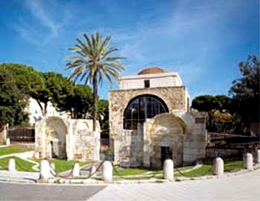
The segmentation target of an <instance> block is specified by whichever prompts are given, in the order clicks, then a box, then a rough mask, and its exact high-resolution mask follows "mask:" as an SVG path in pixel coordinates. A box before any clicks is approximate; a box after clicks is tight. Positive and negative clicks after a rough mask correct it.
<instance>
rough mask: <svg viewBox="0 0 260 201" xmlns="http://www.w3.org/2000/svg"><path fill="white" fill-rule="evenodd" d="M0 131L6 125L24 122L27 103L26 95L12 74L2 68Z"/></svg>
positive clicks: (0, 82)
mask: <svg viewBox="0 0 260 201" xmlns="http://www.w3.org/2000/svg"><path fill="white" fill-rule="evenodd" d="M0 91H1V93H0V131H1V130H2V128H3V126H4V125H5V124H9V125H10V126H12V125H15V124H19V123H21V122H23V121H24V120H25V119H26V117H27V115H26V114H25V113H24V107H25V106H26V101H25V98H24V96H25V95H24V94H22V93H21V92H20V90H19V89H18V87H17V84H16V80H15V79H14V77H13V75H12V73H11V72H10V71H8V70H6V69H3V68H0Z"/></svg>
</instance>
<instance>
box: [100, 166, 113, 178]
mask: <svg viewBox="0 0 260 201" xmlns="http://www.w3.org/2000/svg"><path fill="white" fill-rule="evenodd" d="M102 180H103V181H104V182H111V181H112V180H113V166H112V164H111V162H109V161H105V162H104V163H103V166H102Z"/></svg>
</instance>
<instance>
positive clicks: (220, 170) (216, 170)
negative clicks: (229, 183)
mask: <svg viewBox="0 0 260 201" xmlns="http://www.w3.org/2000/svg"><path fill="white" fill-rule="evenodd" d="M213 174H214V175H217V176H222V175H224V161H223V160H222V158H220V157H217V158H216V159H215V160H214V167H213Z"/></svg>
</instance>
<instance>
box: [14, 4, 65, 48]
mask: <svg viewBox="0 0 260 201" xmlns="http://www.w3.org/2000/svg"><path fill="white" fill-rule="evenodd" d="M52 2H53V1H49V0H45V1H43V0H25V1H24V8H25V9H26V12H28V11H29V12H30V14H31V16H33V18H28V16H27V15H26V16H19V17H18V23H16V24H14V25H13V28H14V29H15V30H16V31H17V32H18V33H19V34H20V35H21V36H22V37H23V38H24V39H26V40H27V41H29V42H30V43H32V44H34V45H36V46H42V45H45V44H47V43H48V42H49V41H50V40H52V39H55V38H57V37H58V36H59V30H60V28H61V27H62V26H63V25H62V24H61V23H57V22H55V20H54V19H53V18H52V17H51V16H50V15H49V13H48V10H47V9H46V5H47V6H51V5H50V4H51V3H52Z"/></svg>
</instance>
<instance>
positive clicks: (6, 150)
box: [0, 146, 28, 156]
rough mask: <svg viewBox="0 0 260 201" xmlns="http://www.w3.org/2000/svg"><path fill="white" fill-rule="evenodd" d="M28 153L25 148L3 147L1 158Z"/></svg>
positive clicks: (0, 153) (0, 152)
mask: <svg viewBox="0 0 260 201" xmlns="http://www.w3.org/2000/svg"><path fill="white" fill-rule="evenodd" d="M25 151H28V150H27V149H25V148H21V147H19V148H18V147H15V146H9V147H1V148H0V156H3V155H8V154H14V153H22V152H25Z"/></svg>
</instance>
